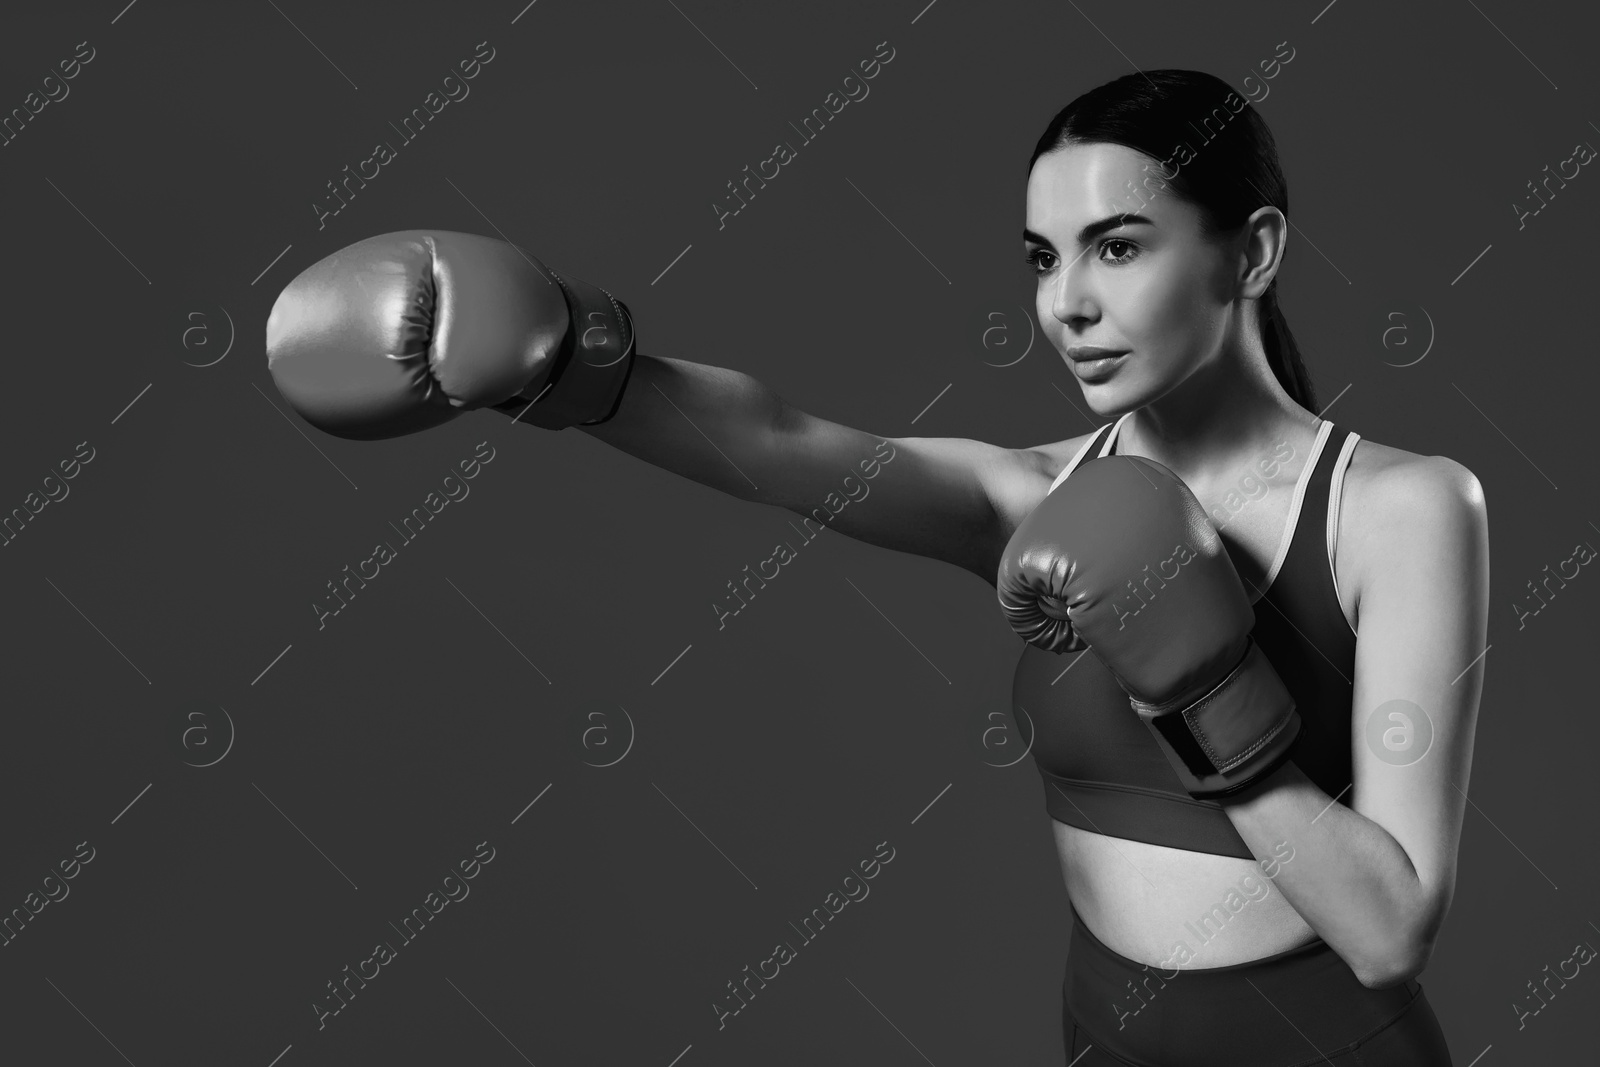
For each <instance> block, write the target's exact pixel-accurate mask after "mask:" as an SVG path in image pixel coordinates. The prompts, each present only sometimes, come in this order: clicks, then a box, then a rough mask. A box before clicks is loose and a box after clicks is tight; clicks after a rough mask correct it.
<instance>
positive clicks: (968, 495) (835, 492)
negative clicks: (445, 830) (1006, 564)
mask: <svg viewBox="0 0 1600 1067" xmlns="http://www.w3.org/2000/svg"><path fill="white" fill-rule="evenodd" d="M635 358H636V360H637V362H636V363H635V365H634V368H633V377H632V378H631V379H630V381H629V382H628V387H627V392H626V393H625V394H624V395H623V399H622V404H621V406H620V407H619V408H618V409H617V412H616V414H615V415H613V416H612V417H611V418H610V419H609V420H608V421H606V422H603V423H599V424H597V425H594V426H580V427H579V429H581V430H583V431H584V432H585V433H587V434H589V435H590V436H592V437H595V438H597V439H598V440H601V441H604V442H606V443H607V444H609V445H611V446H612V447H614V448H618V449H621V450H622V451H624V452H627V453H628V454H629V455H632V456H636V457H638V458H639V459H642V460H644V461H646V462H647V463H651V464H653V465H655V466H657V467H660V468H662V469H663V470H669V471H672V472H673V473H675V474H681V475H682V476H684V477H685V478H690V479H693V480H694V481H697V482H699V483H701V484H702V485H707V486H710V487H711V488H713V489H717V490H720V491H722V492H724V493H727V494H729V495H731V496H735V497H738V498H739V499H741V500H751V501H755V502H757V503H762V504H772V505H775V506H777V507H781V508H786V509H788V510H790V511H793V512H795V513H796V514H798V515H801V516H805V517H808V518H813V519H815V520H816V521H817V522H819V523H823V521H824V519H826V523H825V524H826V525H827V526H828V527H829V528H831V529H834V530H837V531H838V532H840V533H843V534H845V535H847V536H849V537H852V538H855V539H857V540H861V541H865V542H867V543H869V544H874V545H879V546H882V547H884V548H891V549H894V550H896V551H900V552H912V553H915V554H917V555H923V556H929V557H931V558H934V559H940V560H944V561H946V562H949V563H953V564H955V565H956V566H959V567H962V568H964V569H966V570H970V571H972V572H973V573H974V574H977V575H978V576H979V577H980V578H983V579H984V581H986V582H990V583H993V582H994V576H995V569H996V567H997V566H998V564H999V558H1000V552H1001V550H1002V549H1003V548H1004V538H1003V536H1002V535H1003V533H1004V530H1003V524H1002V522H1001V521H1000V517H999V513H998V511H997V509H996V507H995V505H994V502H993V493H992V488H993V486H995V485H997V484H999V483H1001V482H1002V481H1006V482H1008V483H1009V481H1010V480H1011V479H1012V478H1014V476H1015V472H1016V469H1017V468H1018V467H1019V465H1020V464H1021V463H1022V462H1023V461H1022V460H1020V459H1019V458H1018V457H1019V454H1018V453H1016V452H1014V451H1013V450H1010V449H1005V448H1001V447H999V446H996V445H990V444H986V443H985V442H982V441H972V440H966V439H962V438H925V437H899V438H885V437H881V436H878V435H874V434H869V433H866V432H864V431H861V430H856V429H852V428H851V427H848V426H842V425H840V424H838V423H835V422H829V421H828V420H826V419H820V418H817V417H816V416H813V415H809V414H807V413H806V412H804V411H801V410H800V409H798V408H796V407H794V406H792V405H790V404H788V403H787V402H785V401H784V400H783V399H782V398H781V397H779V396H778V395H777V394H776V393H774V392H773V391H772V390H771V389H769V388H768V387H767V386H765V385H763V384H762V383H761V382H759V381H757V380H756V379H755V378H752V377H751V376H750V375H748V374H744V373H742V372H740V371H734V370H728V369H726V368H723V367H712V366H706V365H704V364H699V363H690V362H688V361H685V360H678V359H665V358H660V357H653V356H637V357H635ZM841 502H843V503H842V504H841ZM830 503H831V504H832V505H833V506H832V507H830V506H829V505H830Z"/></svg>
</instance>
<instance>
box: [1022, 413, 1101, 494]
mask: <svg viewBox="0 0 1600 1067" xmlns="http://www.w3.org/2000/svg"><path fill="white" fill-rule="evenodd" d="M1102 429H1104V427H1101V426H1096V427H1095V428H1094V429H1092V430H1090V431H1089V432H1088V433H1084V434H1079V435H1078V436H1077V437H1068V438H1066V439H1064V440H1061V441H1051V442H1050V443H1049V444H1044V445H1035V446H1034V447H1033V448H1028V449H1023V450H1022V453H1023V456H1024V459H1025V461H1026V462H1027V464H1028V466H1029V467H1030V468H1031V469H1032V470H1033V471H1034V472H1035V473H1036V474H1037V475H1038V476H1040V477H1043V478H1046V479H1048V481H1047V482H1046V483H1045V488H1046V489H1048V488H1049V482H1053V481H1055V480H1056V475H1058V474H1060V473H1061V472H1062V470H1063V469H1065V467H1066V465H1067V464H1068V463H1071V462H1072V457H1073V456H1076V455H1077V454H1078V453H1079V451H1081V450H1082V449H1083V446H1084V445H1086V444H1088V443H1089V442H1090V441H1091V440H1093V439H1094V435H1095V434H1097V433H1099V432H1100V431H1101V430H1102Z"/></svg>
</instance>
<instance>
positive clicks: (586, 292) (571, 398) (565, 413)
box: [495, 267, 635, 430]
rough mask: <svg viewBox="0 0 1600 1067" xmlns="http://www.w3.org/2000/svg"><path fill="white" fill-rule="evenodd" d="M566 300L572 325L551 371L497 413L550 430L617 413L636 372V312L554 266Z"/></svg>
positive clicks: (594, 421)
mask: <svg viewBox="0 0 1600 1067" xmlns="http://www.w3.org/2000/svg"><path fill="white" fill-rule="evenodd" d="M545 269H546V270H547V271H549V274H550V276H551V277H552V278H554V279H555V281H556V283H557V284H559V285H560V286H561V292H562V295H563V296H565V297H566V300H567V311H568V313H569V314H570V315H571V323H570V324H569V326H568V327H567V336H566V338H565V339H564V340H563V341H562V343H561V348H560V350H559V351H558V352H557V353H556V355H555V360H554V366H553V367H552V369H551V371H550V374H549V375H548V376H546V377H545V378H544V379H543V381H541V382H540V384H539V385H538V386H537V387H535V388H532V389H530V390H526V391H524V392H522V393H518V394H517V395H516V396H513V397H512V398H511V399H509V400H507V401H505V402H504V403H501V404H496V405H495V410H496V411H501V412H504V413H505V414H507V415H511V416H513V417H514V418H515V419H516V421H518V422H528V423H532V424H533V425H535V426H540V427H543V428H545V429H547V430H560V429H563V428H565V427H567V426H595V425H598V424H600V423H602V422H605V421H606V420H607V419H609V418H611V417H612V416H613V415H615V414H616V412H617V408H618V407H620V406H621V404H622V393H623V390H624V389H626V388H627V384H628V378H629V377H630V376H631V374H632V371H633V362H634V354H635V353H634V333H633V316H632V315H631V314H630V313H629V311H628V308H627V305H625V304H624V303H622V301H620V300H618V299H617V298H616V297H614V296H612V295H611V294H610V293H608V292H607V291H606V290H604V289H601V288H600V287H599V286H595V285H590V284H589V283H587V282H583V281H579V280H578V279H576V278H564V277H562V276H561V275H559V274H557V273H556V272H555V271H553V270H549V268H548V267H546V268H545Z"/></svg>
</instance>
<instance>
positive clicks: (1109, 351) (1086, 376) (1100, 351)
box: [1067, 347, 1128, 382]
mask: <svg viewBox="0 0 1600 1067" xmlns="http://www.w3.org/2000/svg"><path fill="white" fill-rule="evenodd" d="M1127 355H1128V350H1127V349H1116V348H1089V347H1083V348H1069V349H1067V358H1068V359H1069V360H1071V361H1072V373H1073V374H1076V375H1077V376H1078V378H1079V379H1080V380H1081V381H1085V382H1097V381H1103V380H1104V379H1106V378H1108V377H1110V376H1111V375H1112V374H1115V373H1116V371H1117V368H1118V367H1120V366H1122V364H1123V362H1124V360H1125V358H1126V356H1127Z"/></svg>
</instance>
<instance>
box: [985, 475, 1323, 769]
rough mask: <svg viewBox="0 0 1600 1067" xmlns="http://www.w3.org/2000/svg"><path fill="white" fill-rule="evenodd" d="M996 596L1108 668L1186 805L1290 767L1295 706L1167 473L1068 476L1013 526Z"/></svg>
mask: <svg viewBox="0 0 1600 1067" xmlns="http://www.w3.org/2000/svg"><path fill="white" fill-rule="evenodd" d="M995 588H996V591H997V595H998V596H999V600H1000V607H1001V610H1002V611H1004V612H1005V615H1006V618H1007V620H1008V621H1009V622H1010V623H1011V627H1012V629H1014V630H1015V631H1016V632H1017V633H1018V634H1019V635H1021V636H1022V637H1023V638H1024V639H1025V640H1027V641H1029V642H1030V643H1032V644H1034V645H1037V646H1039V647H1040V648H1044V649H1047V650H1049V651H1052V652H1063V651H1072V650H1075V649H1081V648H1084V647H1088V649H1089V650H1090V651H1091V652H1092V653H1093V654H1094V655H1095V656H1096V657H1098V658H1099V659H1100V661H1101V662H1102V663H1104V664H1105V665H1106V668H1107V669H1108V670H1109V671H1110V672H1111V673H1112V675H1113V676H1115V678H1116V679H1117V682H1118V683H1119V684H1120V685H1121V686H1122V688H1123V689H1124V690H1125V691H1126V692H1127V694H1128V697H1129V700H1130V703H1131V704H1132V706H1133V708H1134V710H1135V711H1136V712H1137V713H1138V715H1139V717H1140V718H1141V719H1142V720H1143V721H1144V722H1145V724H1146V725H1147V726H1148V727H1149V728H1150V732H1151V733H1152V734H1153V735H1154V736H1155V740H1156V743H1157V744H1158V745H1159V746H1160V748H1161V750H1162V752H1163V753H1164V754H1165V755H1166V757H1167V761H1168V762H1169V763H1170V764H1171V765H1172V769H1173V771H1174V772H1175V773H1176V774H1177V776H1178V779H1179V781H1180V782H1181V783H1182V785H1183V787H1184V788H1185V789H1186V790H1188V792H1189V794H1190V795H1191V796H1194V797H1198V798H1203V799H1204V798H1213V797H1219V796H1228V795H1231V794H1233V793H1237V792H1239V791H1241V790H1243V789H1245V788H1246V787H1248V786H1250V785H1252V784H1254V783H1255V782H1257V781H1259V780H1260V779H1261V778H1264V777H1265V776H1266V775H1268V774H1270V773H1272V771H1273V770H1275V769H1276V768H1277V767H1278V765H1279V764H1281V763H1282V762H1283V761H1284V760H1285V759H1287V758H1288V755H1289V749H1290V747H1291V746H1292V745H1293V744H1294V742H1295V739H1296V738H1297V737H1298V736H1299V733H1300V725H1301V723H1300V715H1299V713H1298V712H1297V711H1296V710H1295V703H1294V698H1293V697H1291V696H1290V694H1289V691H1288V689H1287V688H1286V687H1285V686H1284V684H1283V680H1282V679H1281V678H1280V677H1279V676H1278V673H1277V671H1276V670H1274V669H1273V666H1272V664H1271V662H1270V661H1268V659H1267V658H1266V655H1265V654H1264V653H1263V652H1262V651H1261V649H1260V647H1259V646H1258V645H1257V644H1256V643H1255V641H1254V640H1253V639H1252V638H1251V637H1250V630H1251V628H1252V627H1253V626H1254V625H1255V614H1254V611H1253V609H1252V608H1251V606H1250V603H1249V600H1248V598H1247V597H1246V596H1245V592H1244V587H1243V585H1242V584H1241V583H1240V581H1239V576H1238V573H1237V572H1236V571H1235V570H1234V567H1233V561H1232V560H1231V559H1229V558H1228V553H1227V550H1226V549H1225V548H1224V547H1223V544H1222V539H1221V537H1220V536H1219V535H1218V534H1217V531H1216V529H1215V528H1214V527H1213V526H1212V525H1211V523H1210V521H1209V520H1208V519H1207V518H1206V515H1205V511H1204V510H1203V509H1202V508H1201V506H1200V503H1199V501H1197V500H1195V498H1194V494H1192V493H1191V492H1190V491H1189V487H1188V486H1186V485H1184V484H1183V480H1182V479H1180V478H1179V477H1178V476H1177V475H1175V474H1173V473H1172V471H1170V470H1168V469H1167V468H1166V467H1164V466H1162V465H1161V464H1159V463H1155V462H1152V461H1151V460H1147V459H1144V458H1142V457H1138V456H1105V457H1101V458H1098V459H1094V460H1091V461H1090V462H1088V463H1085V464H1084V465H1083V466H1081V467H1079V468H1078V469H1077V470H1075V471H1073V472H1072V474H1071V475H1070V476H1068V478H1067V480H1066V481H1065V482H1063V483H1062V484H1061V485H1060V486H1059V487H1057V488H1056V490H1055V491H1054V492H1052V493H1051V494H1050V495H1049V496H1047V497H1045V499H1044V501H1043V502H1041V503H1040V504H1039V506H1038V507H1036V508H1035V509H1034V510H1033V512H1032V513H1030V514H1029V515H1028V517H1027V518H1026V519H1024V520H1023V521H1022V524H1021V525H1020V526H1018V527H1017V529H1016V532H1015V533H1014V534H1013V535H1012V537H1011V540H1010V542H1009V543H1008V544H1007V545H1006V549H1005V553H1004V554H1003V555H1002V557H1001V561H1000V569H999V573H998V576H997V579H996V582H995Z"/></svg>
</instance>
